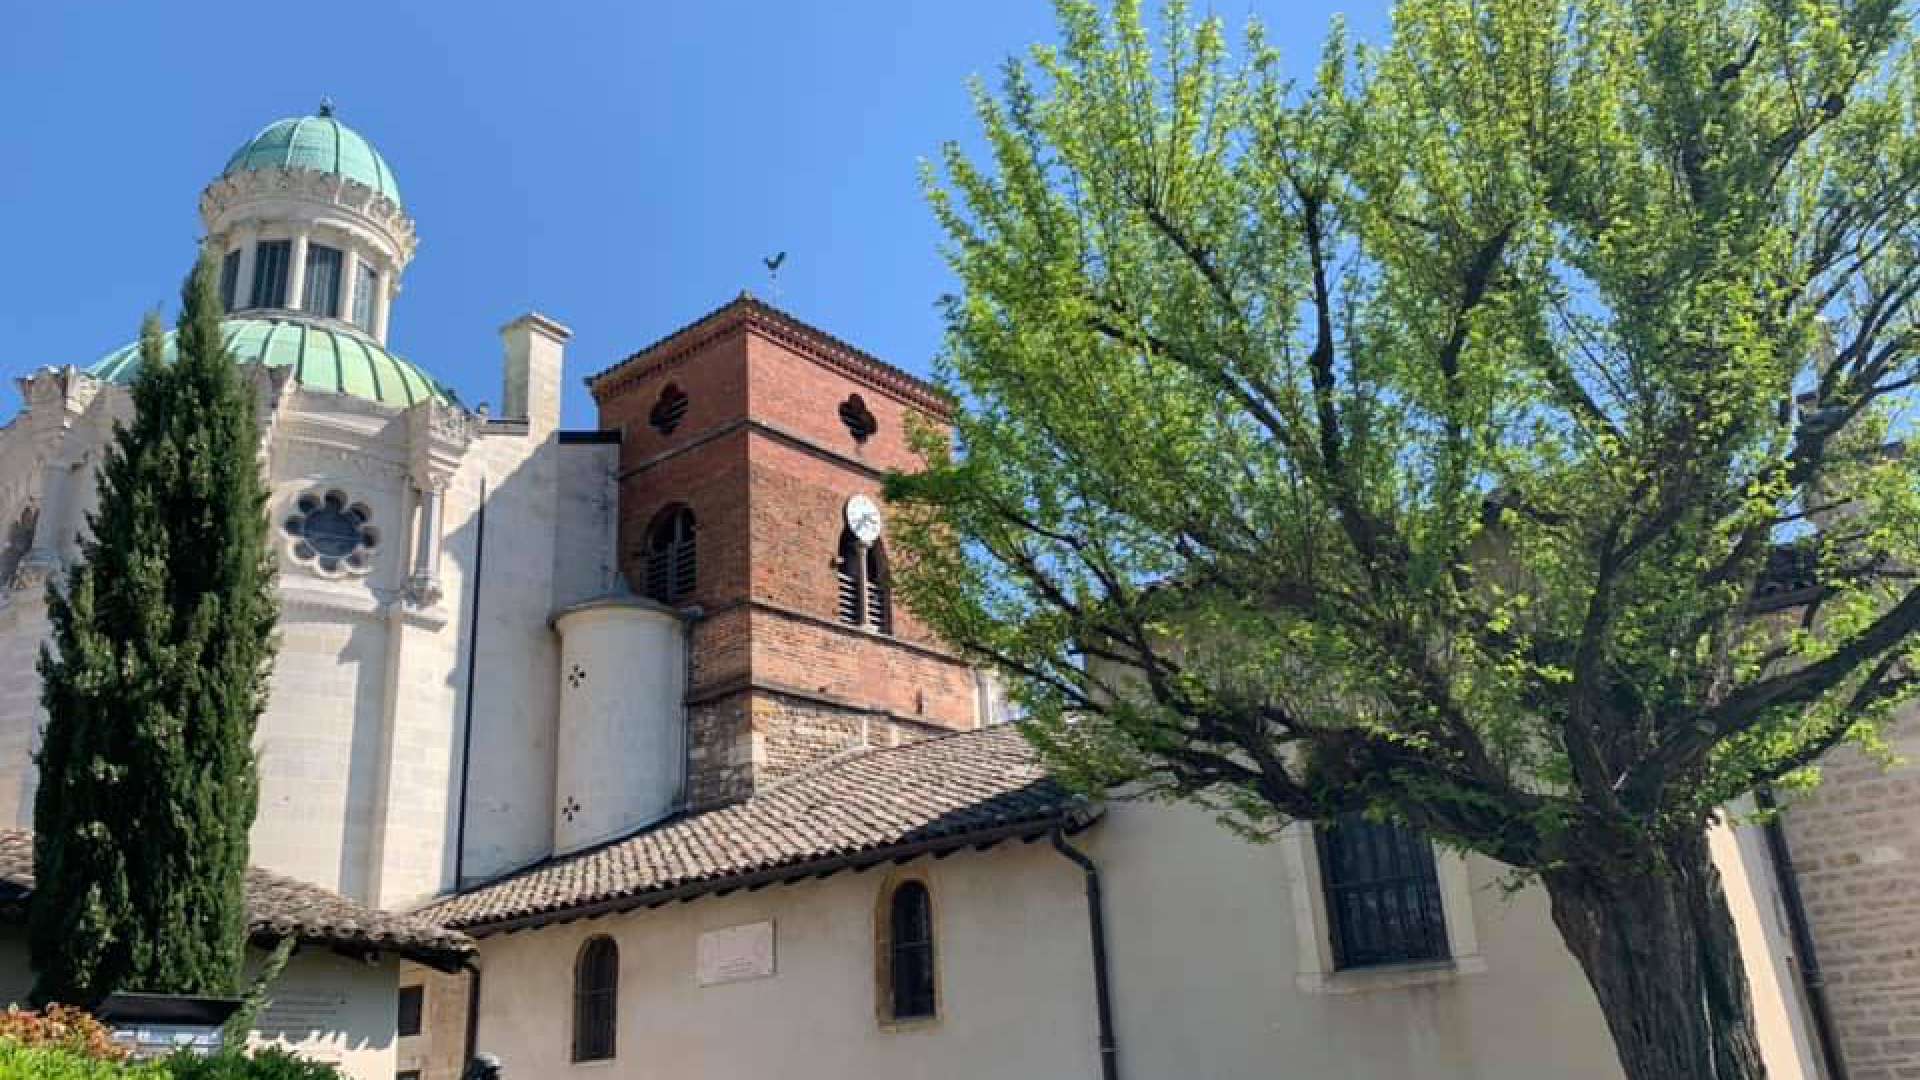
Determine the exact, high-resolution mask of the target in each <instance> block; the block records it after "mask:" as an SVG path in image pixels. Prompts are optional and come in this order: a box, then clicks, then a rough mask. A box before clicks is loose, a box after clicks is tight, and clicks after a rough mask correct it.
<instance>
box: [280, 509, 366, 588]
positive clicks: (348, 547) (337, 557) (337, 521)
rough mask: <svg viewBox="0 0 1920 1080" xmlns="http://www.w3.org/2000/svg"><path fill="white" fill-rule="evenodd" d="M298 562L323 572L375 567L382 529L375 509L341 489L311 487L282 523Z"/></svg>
mask: <svg viewBox="0 0 1920 1080" xmlns="http://www.w3.org/2000/svg"><path fill="white" fill-rule="evenodd" d="M281 528H283V529H284V530H286V534H287V539H288V541H289V543H290V545H291V547H290V551H291V553H292V555H293V559H294V561H295V562H297V563H300V564H302V565H305V566H309V567H312V568H313V569H315V570H317V571H319V572H320V573H322V574H325V575H329V576H333V575H340V574H364V573H366V572H367V571H368V570H370V569H372V567H373V552H374V549H375V548H377V547H379V546H380V530H379V529H378V528H377V527H375V526H374V524H373V511H372V510H369V509H368V508H367V504H366V503H362V502H355V501H353V500H352V499H350V498H348V497H347V494H346V492H344V491H339V490H328V491H310V492H308V493H306V494H305V495H302V496H300V497H299V498H298V499H296V500H294V504H293V511H292V512H291V513H289V514H288V515H287V519H286V521H284V522H282V523H281Z"/></svg>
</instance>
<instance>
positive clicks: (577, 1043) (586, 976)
mask: <svg viewBox="0 0 1920 1080" xmlns="http://www.w3.org/2000/svg"><path fill="white" fill-rule="evenodd" d="M619 996H620V950H619V948H618V947H617V946H615V945H614V943H613V939H612V938H604V937H597V938H594V939H593V940H592V941H589V942H587V944H586V945H585V946H584V947H583V948H581V950H580V957H579V959H578V960H576V961H575V962H574V971H573V1060H575V1061H601V1060H604V1059H606V1058H610V1057H612V1056H613V1051H614V1027H615V1023H616V1020H617V1019H618V1004H619Z"/></svg>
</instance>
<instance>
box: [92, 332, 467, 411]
mask: <svg viewBox="0 0 1920 1080" xmlns="http://www.w3.org/2000/svg"><path fill="white" fill-rule="evenodd" d="M220 325H221V327H222V328H224V329H225V331H226V335H225V336H226V344H227V352H228V353H230V354H231V355H232V356H233V360H234V363H236V364H265V365H266V366H268V367H290V368H292V369H293V378H294V381H296V382H298V383H299V384H300V385H301V386H303V387H306V388H307V389H309V390H323V391H326V392H328V393H334V394H352V395H353V396H354V397H358V398H365V399H366V400H368V401H377V402H379V403H380V404H382V405H388V406H392V407H394V408H405V407H406V406H408V405H413V404H416V403H418V402H421V401H425V400H426V399H427V398H430V397H433V398H439V399H440V400H441V401H444V402H446V403H448V404H450V405H457V404H459V399H458V398H456V397H454V395H453V391H452V390H449V389H448V388H447V387H446V386H444V385H442V384H441V383H440V382H438V381H437V380H435V379H434V378H433V376H431V375H428V374H427V373H426V372H424V371H421V370H420V369H419V368H417V367H415V366H413V365H412V364H409V363H408V362H406V361H405V360H402V359H400V358H399V357H397V356H395V355H393V354H392V353H390V352H388V351H387V350H385V349H383V348H381V347H380V346H379V345H377V344H375V343H374V341H373V340H372V339H371V338H367V337H362V336H361V335H359V334H356V333H353V332H352V331H349V330H346V329H335V328H333V327H330V326H323V325H320V324H317V323H314V322H310V321H307V320H304V319H285V318H246V317H239V316H229V317H227V318H225V319H222V320H220ZM173 357H174V344H173V332H172V331H168V332H167V338H166V361H167V363H172V362H173ZM139 370H140V343H139V342H137V341H136V342H134V343H133V344H131V345H127V346H124V347H122V348H119V349H115V350H114V351H113V352H111V353H108V354H107V356H106V358H105V359H103V360H101V361H100V362H99V363H97V364H95V365H93V366H92V367H90V368H88V369H87V374H89V375H91V376H93V377H94V378H96V379H101V380H104V381H106V382H111V383H119V384H121V385H125V384H126V383H129V382H132V381H133V376H134V375H135V373H137V372H138V371H139Z"/></svg>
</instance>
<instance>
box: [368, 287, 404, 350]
mask: <svg viewBox="0 0 1920 1080" xmlns="http://www.w3.org/2000/svg"><path fill="white" fill-rule="evenodd" d="M398 287H399V283H398V282H396V281H394V280H393V274H392V273H390V272H389V273H385V274H381V275H380V276H379V277H376V278H374V279H373V339H374V340H375V341H378V342H379V343H380V344H382V345H385V344H386V343H387V310H388V309H389V308H391V307H392V306H393V294H394V292H395V291H396V290H397V289H398Z"/></svg>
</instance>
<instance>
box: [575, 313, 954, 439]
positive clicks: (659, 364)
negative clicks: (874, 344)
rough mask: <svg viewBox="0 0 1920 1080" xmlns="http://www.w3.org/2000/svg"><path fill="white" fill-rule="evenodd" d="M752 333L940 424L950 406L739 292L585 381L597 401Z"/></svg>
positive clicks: (920, 382) (917, 382) (914, 380)
mask: <svg viewBox="0 0 1920 1080" xmlns="http://www.w3.org/2000/svg"><path fill="white" fill-rule="evenodd" d="M741 331H751V332H753V333H757V334H760V335H761V336H763V337H765V338H768V339H769V340H772V341H776V342H779V343H780V344H782V345H785V346H787V347H789V348H791V349H793V350H794V351H795V352H797V353H799V354H800V355H801V356H804V357H806V358H808V359H810V360H813V361H814V362H816V363H819V364H823V365H825V366H827V367H830V368H833V369H834V370H836V371H839V372H840V373H841V374H843V375H846V376H847V377H849V378H851V379H853V380H854V381H855V382H858V383H860V384H862V385H864V386H866V387H868V388H870V389H873V390H876V391H879V392H880V393H883V394H886V395H888V396H890V397H892V398H894V399H895V400H897V401H900V402H902V403H904V404H907V405H910V406H913V407H914V408H917V409H920V410H922V411H924V412H927V413H929V414H931V415H932V416H933V417H935V418H936V419H941V420H945V419H948V418H951V417H952V415H953V403H952V401H951V400H949V399H948V397H947V396H946V395H945V394H944V393H942V392H941V391H940V390H939V389H938V388H937V387H935V386H933V385H932V384H931V383H928V382H927V381H926V380H924V379H920V378H918V377H916V376H913V375H910V374H908V373H907V372H905V371H902V370H901V369H899V368H897V367H894V366H893V365H892V364H889V363H887V362H886V361H884V360H881V359H879V358H878V357H876V356H873V355H872V354H871V353H867V352H864V351H862V350H861V349H859V348H856V347H855V346H853V345H850V344H848V343H847V342H845V341H842V340H841V339H839V338H837V337H834V336H833V335H832V334H829V333H827V332H826V331H825V330H822V329H820V328H819V327H817V326H813V325H811V324H809V323H806V322H802V321H801V320H800V319H797V318H795V317H794V316H792V315H789V314H787V313H786V312H784V311H781V310H780V309H779V308H776V307H774V306H772V305H771V304H768V303H766V302H764V301H762V300H759V299H756V298H755V297H753V296H751V295H748V294H746V293H742V294H741V295H740V296H739V298H738V299H735V300H733V301H731V302H729V303H727V304H725V305H723V306H721V307H720V308H718V309H716V310H714V311H712V312H709V313H708V314H706V315H704V316H702V317H701V318H699V319H697V320H695V321H694V322H692V323H690V324H688V325H686V326H684V327H681V328H680V329H679V330H676V331H674V332H673V333H671V334H668V335H667V336H666V337H664V338H661V339H660V340H659V341H656V342H654V343H653V344H651V345H648V346H646V347H645V348H643V349H641V350H639V351H638V352H635V353H633V354H631V355H629V356H628V357H627V358H626V359H625V360H622V361H621V362H619V363H617V364H615V365H613V366H612V367H610V368H608V369H606V370H605V371H602V372H600V373H599V374H597V375H590V376H588V377H587V380H586V382H587V389H588V390H589V391H591V392H592V394H593V398H594V400H595V401H596V402H599V401H604V400H606V398H607V396H608V395H610V394H612V393H614V392H615V391H617V390H619V389H620V388H621V387H623V386H626V385H628V384H630V383H632V382H633V381H635V380H637V379H640V378H643V377H645V376H646V375H648V374H651V373H653V372H655V371H659V370H662V369H665V368H669V367H672V366H674V365H676V364H679V363H681V362H683V361H684V360H686V359H687V358H688V357H690V356H692V355H693V354H695V353H697V352H699V351H700V350H701V349H703V348H705V347H706V346H707V345H709V344H711V343H712V342H714V341H716V340H718V339H720V338H723V337H725V336H727V335H728V334H732V333H736V332H741Z"/></svg>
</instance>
